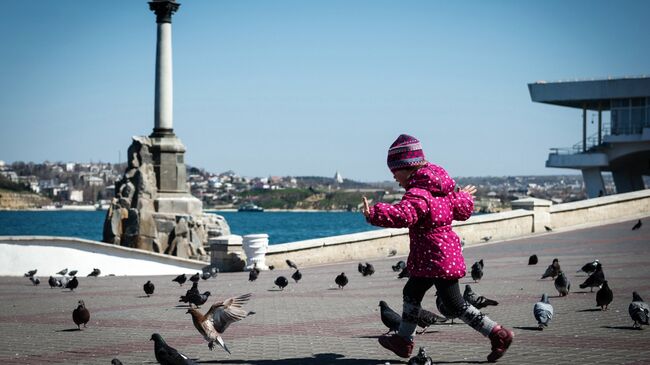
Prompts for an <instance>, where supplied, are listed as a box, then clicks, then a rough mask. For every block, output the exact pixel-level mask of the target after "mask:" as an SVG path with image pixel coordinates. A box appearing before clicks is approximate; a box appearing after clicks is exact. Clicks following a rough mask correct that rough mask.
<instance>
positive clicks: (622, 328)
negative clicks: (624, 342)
mask: <svg viewBox="0 0 650 365" xmlns="http://www.w3.org/2000/svg"><path fill="white" fill-rule="evenodd" d="M600 328H609V329H611V330H628V331H629V330H634V331H639V329H638V328H634V326H601V327H600Z"/></svg>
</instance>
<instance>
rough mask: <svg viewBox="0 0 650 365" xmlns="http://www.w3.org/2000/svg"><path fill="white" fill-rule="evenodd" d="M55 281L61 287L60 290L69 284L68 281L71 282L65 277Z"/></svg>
mask: <svg viewBox="0 0 650 365" xmlns="http://www.w3.org/2000/svg"><path fill="white" fill-rule="evenodd" d="M57 280H58V282H59V286H60V287H62V288H65V287H66V285H68V283H69V282H70V280H72V279H68V278H67V277H65V276H61V277H60V278H59V279H57Z"/></svg>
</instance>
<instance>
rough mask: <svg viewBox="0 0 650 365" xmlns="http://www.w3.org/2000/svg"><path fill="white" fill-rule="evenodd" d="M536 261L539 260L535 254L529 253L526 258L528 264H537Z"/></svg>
mask: <svg viewBox="0 0 650 365" xmlns="http://www.w3.org/2000/svg"><path fill="white" fill-rule="evenodd" d="M538 261H539V260H538V259H537V255H531V256H530V257H529V258H528V265H537V262H538Z"/></svg>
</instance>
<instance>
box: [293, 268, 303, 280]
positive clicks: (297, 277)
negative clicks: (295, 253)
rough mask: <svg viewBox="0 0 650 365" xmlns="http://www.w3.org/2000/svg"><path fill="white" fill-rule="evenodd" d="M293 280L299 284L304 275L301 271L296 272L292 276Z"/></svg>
mask: <svg viewBox="0 0 650 365" xmlns="http://www.w3.org/2000/svg"><path fill="white" fill-rule="evenodd" d="M291 278H292V279H293V280H295V281H296V283H297V282H298V281H300V279H302V273H301V272H300V270H296V272H294V273H293V275H291Z"/></svg>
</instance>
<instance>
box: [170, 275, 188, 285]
mask: <svg viewBox="0 0 650 365" xmlns="http://www.w3.org/2000/svg"><path fill="white" fill-rule="evenodd" d="M172 281H175V282H177V283H178V284H180V286H183V284H184V283H185V282H186V281H187V276H185V274H180V275H178V276H177V277H175V278H173V279H172Z"/></svg>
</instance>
